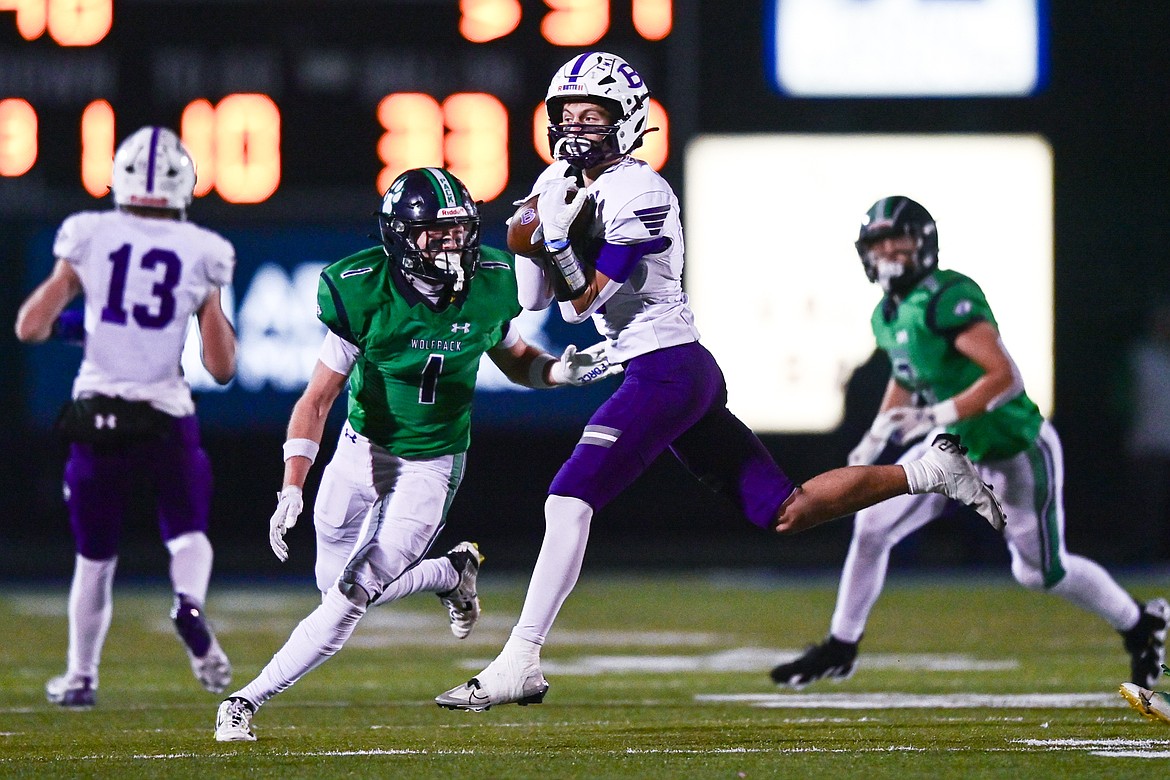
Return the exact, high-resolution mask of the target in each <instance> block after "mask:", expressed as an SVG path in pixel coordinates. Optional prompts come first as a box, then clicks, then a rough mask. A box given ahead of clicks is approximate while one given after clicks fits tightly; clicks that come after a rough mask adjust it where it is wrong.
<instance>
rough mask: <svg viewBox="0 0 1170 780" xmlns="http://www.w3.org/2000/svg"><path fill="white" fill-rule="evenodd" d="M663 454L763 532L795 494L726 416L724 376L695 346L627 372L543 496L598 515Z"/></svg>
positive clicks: (655, 355)
mask: <svg viewBox="0 0 1170 780" xmlns="http://www.w3.org/2000/svg"><path fill="white" fill-rule="evenodd" d="M666 449H669V450H670V451H671V452H672V453H673V454H674V456H675V457H676V458H678V459H679V461H681V462H682V464H683V465H684V466H686V467H687V469H688V470H689V471H690V472H691V473H692V474H694V475H695V476H696V477H697V478H698V479H699V481H700V482H702V483H703V484H705V485H707V486H708V487H710V488H712V489H713V490H714V491H715V492H717V493H719V494H720V495H722V496H724V497H726V498H728V499H729V500H730V501H731V502H732V503H733V504H734V505H735V506H736V508H737V509H739V511H740V512H741V513H743V515H744V516H746V517H747V519H748V520H750V521H751V522H752V523H754V524H755V525H758V526H760V527H761V528H768V529H770V528H771V527H772V526H773V525H774V524H775V522H776V512H777V510H779V508H780V505H781V504H782V503H784V501H785V500H786V499H787V498H788V496H790V495H791V494H792V492H793V490H795V487H796V486H795V485H794V484H793V482H792V480H791V479H789V478H788V475H786V474H785V473H784V472H783V471H782V470H781V469H780V467H779V466H778V465H776V461H775V460H773V459H772V456H771V454H769V452H768V450H767V449H766V448H765V447H764V445H763V443H762V442H761V441H760V440H759V439H758V438H757V437H756V435H755V434H754V433H752V431H751V430H750V429H749V428H748V427H747V426H746V425H744V424H743V423H742V422H741V421H740V420H739V418H738V417H736V416H735V415H734V414H732V413H731V411H730V410H729V409H728V408H727V383H726V381H725V380H724V378H723V372H722V371H721V370H720V368H719V365H718V364H717V363H716V362H715V358H714V357H713V356H712V355H711V353H710V352H708V351H707V350H706V348H705V347H703V346H702V345H701V344H699V343H697V342H694V343H690V344H682V345H679V346H676V347H668V348H666V349H660V350H657V351H655V352H650V353H648V354H645V355H639V356H638V357H636V358H633V359H632V360H630V361H629V362H628V363H627V364H626V370H625V380H624V381H623V382H622V384H621V387H619V388H618V389H617V391H616V392H615V393H614V394H613V395H612V396H610V397H609V399H608V400H607V401H606V402H605V403H603V404H602V405H601V406H600V407H599V408H598V410H597V411H596V412H594V413H593V416H592V417H591V418H590V419H589V424H588V425H586V426H585V431H584V433H583V434H582V436H581V439H580V440H579V441H578V442H577V446H576V447H575V448H574V450H573V454H572V456H571V457H570V458H569V459H568V460H567V461H566V462H565V464H564V465H563V466H561V470H560V471H559V472H557V475H556V477H555V478H553V481H552V485H551V486H550V487H549V493H550V494H554V495H558V496H569V497H572V498H579V499H581V500H582V501H584V502H585V503H587V504H589V505H590V506H591V507H593V509H594V510H595V511H596V510H599V509H601V507H603V506H605V505H606V504H608V503H609V502H610V501H612V500H613V499H614V498H615V497H616V496H617V495H618V494H619V493H621V492H622V491H623V490H625V489H626V488H627V487H628V486H629V485H630V484H631V483H633V481H634V480H635V479H637V478H638V475H639V474H641V473H642V472H643V471H645V470H646V468H647V467H648V466H649V465H650V464H651V463H652V462H653V461H654V459H655V458H657V457H658V456H659V455H660V454H661V453H662V452H663V450H666Z"/></svg>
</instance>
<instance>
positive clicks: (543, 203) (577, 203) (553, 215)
mask: <svg viewBox="0 0 1170 780" xmlns="http://www.w3.org/2000/svg"><path fill="white" fill-rule="evenodd" d="M570 194H572V195H573V198H572V200H569V202H568V203H566V202H565V200H566V199H568V197H569V195H570ZM586 197H587V193H586V192H585V190H584V189H581V188H579V187H578V186H577V183H576V182H575V181H573V180H572V179H569V178H559V179H553V180H552V181H550V182H549V183H548V186H547V187H545V188H544V189H543V190H542V191H541V193H540V200H538V201H537V202H536V211H537V214H538V215H539V216H540V227H541V230H542V231H543V232H544V243H545V244H546V245H548V244H553V245H556V244H557V243H558V242H562V241H565V240H567V239H568V238H569V226H570V225H572V224H573V220H575V219H576V218H577V215H578V214H580V213H581V209H582V208H584V206H585V199H586ZM550 251H555V249H554V250H550Z"/></svg>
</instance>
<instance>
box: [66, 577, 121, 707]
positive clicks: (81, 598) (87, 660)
mask: <svg viewBox="0 0 1170 780" xmlns="http://www.w3.org/2000/svg"><path fill="white" fill-rule="evenodd" d="M117 566H118V558H117V557H116V556H115V557H113V558H107V559H106V560H104V561H94V560H91V559H89V558H83V557H82V556H80V555H78V556H77V558H76V560H75V561H74V564H73V584H72V585H71V586H70V588H69V655H68V664H69V666H68V674H69V675H70V676H72V677H92V678H93V681H94V686H95V687H96V686H97V677H98V664H99V663H100V662H101V657H102V645H103V644H105V641H106V632H107V631H109V629H110V618H111V617H113V614H114V599H113V585H114V570H115V569H116V568H117Z"/></svg>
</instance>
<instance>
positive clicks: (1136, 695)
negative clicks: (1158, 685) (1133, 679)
mask: <svg viewBox="0 0 1170 780" xmlns="http://www.w3.org/2000/svg"><path fill="white" fill-rule="evenodd" d="M1117 692H1118V693H1120V694H1121V696H1122V698H1124V699H1125V700H1126V701H1127V702H1129V706H1131V707H1133V708H1134V709H1135V710H1137V711H1138V712H1140V713H1141V714H1142V715H1144V716H1146V717H1147V718H1149V719H1150V720H1160V721H1162V722H1163V723H1170V695H1167V694H1165V693H1163V692H1162V691H1151V690H1150V689H1148V688H1143V687H1142V686H1140V685H1134V684H1133V683H1124V684H1122V686H1121V688H1119V689H1118V691H1117Z"/></svg>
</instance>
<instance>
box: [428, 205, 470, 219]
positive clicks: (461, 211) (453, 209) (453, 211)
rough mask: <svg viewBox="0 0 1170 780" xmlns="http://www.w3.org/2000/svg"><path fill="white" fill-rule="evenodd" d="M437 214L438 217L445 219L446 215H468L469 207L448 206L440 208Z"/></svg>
mask: <svg viewBox="0 0 1170 780" xmlns="http://www.w3.org/2000/svg"><path fill="white" fill-rule="evenodd" d="M435 216H436V217H437V218H438V219H443V218H444V217H466V216H467V209H465V208H463V207H462V206H448V207H446V208H442V209H439V211H438V213H437V214H435Z"/></svg>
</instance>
